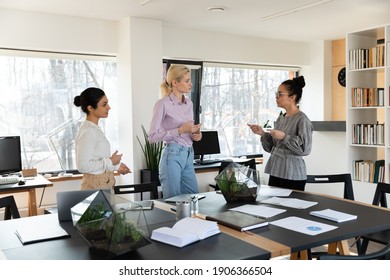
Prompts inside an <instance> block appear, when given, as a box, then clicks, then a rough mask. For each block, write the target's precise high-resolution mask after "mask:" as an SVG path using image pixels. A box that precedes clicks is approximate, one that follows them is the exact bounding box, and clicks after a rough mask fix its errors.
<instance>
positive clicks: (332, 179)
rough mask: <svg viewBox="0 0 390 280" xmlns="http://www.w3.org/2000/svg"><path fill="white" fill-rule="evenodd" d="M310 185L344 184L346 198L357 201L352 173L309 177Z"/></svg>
mask: <svg viewBox="0 0 390 280" xmlns="http://www.w3.org/2000/svg"><path fill="white" fill-rule="evenodd" d="M306 183H308V184H321V183H322V184H330V183H344V198H345V199H350V200H355V196H354V194H353V187H352V177H351V174H350V173H344V174H331V175H307V180H306Z"/></svg>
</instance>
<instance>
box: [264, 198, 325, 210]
mask: <svg viewBox="0 0 390 280" xmlns="http://www.w3.org/2000/svg"><path fill="white" fill-rule="evenodd" d="M261 203H268V204H273V205H280V206H285V207H291V208H296V209H307V208H309V207H311V206H313V205H316V204H318V202H317V201H308V200H302V199H298V198H280V197H271V198H268V199H265V200H262V201H261Z"/></svg>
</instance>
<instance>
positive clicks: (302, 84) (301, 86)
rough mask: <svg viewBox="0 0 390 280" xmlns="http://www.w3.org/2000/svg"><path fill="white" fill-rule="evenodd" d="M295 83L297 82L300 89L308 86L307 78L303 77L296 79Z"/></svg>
mask: <svg viewBox="0 0 390 280" xmlns="http://www.w3.org/2000/svg"><path fill="white" fill-rule="evenodd" d="M293 81H294V82H295V84H296V85H297V86H299V87H300V88H304V87H305V85H306V82H305V78H304V77H303V76H299V77H297V78H294V79H293Z"/></svg>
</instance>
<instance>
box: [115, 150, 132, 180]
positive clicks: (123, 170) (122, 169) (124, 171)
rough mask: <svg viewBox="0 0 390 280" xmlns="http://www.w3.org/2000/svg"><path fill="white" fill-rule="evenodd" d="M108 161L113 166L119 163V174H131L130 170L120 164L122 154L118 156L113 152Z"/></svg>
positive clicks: (116, 152)
mask: <svg viewBox="0 0 390 280" xmlns="http://www.w3.org/2000/svg"><path fill="white" fill-rule="evenodd" d="M110 159H111V162H112V164H113V165H118V164H119V163H120V165H119V168H118V170H117V171H118V173H119V174H121V175H126V174H128V173H130V172H131V170H130V168H129V167H128V166H127V165H126V164H124V163H123V162H121V160H122V154H118V151H115V152H114V153H113V154H112V156H111V157H110Z"/></svg>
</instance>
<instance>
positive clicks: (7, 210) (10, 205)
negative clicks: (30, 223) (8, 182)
mask: <svg viewBox="0 0 390 280" xmlns="http://www.w3.org/2000/svg"><path fill="white" fill-rule="evenodd" d="M2 208H4V220H10V219H11V218H13V219H17V218H20V214H19V210H18V207H17V206H16V202H15V198H14V196H13V195H10V196H5V197H2V198H0V209H2Z"/></svg>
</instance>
